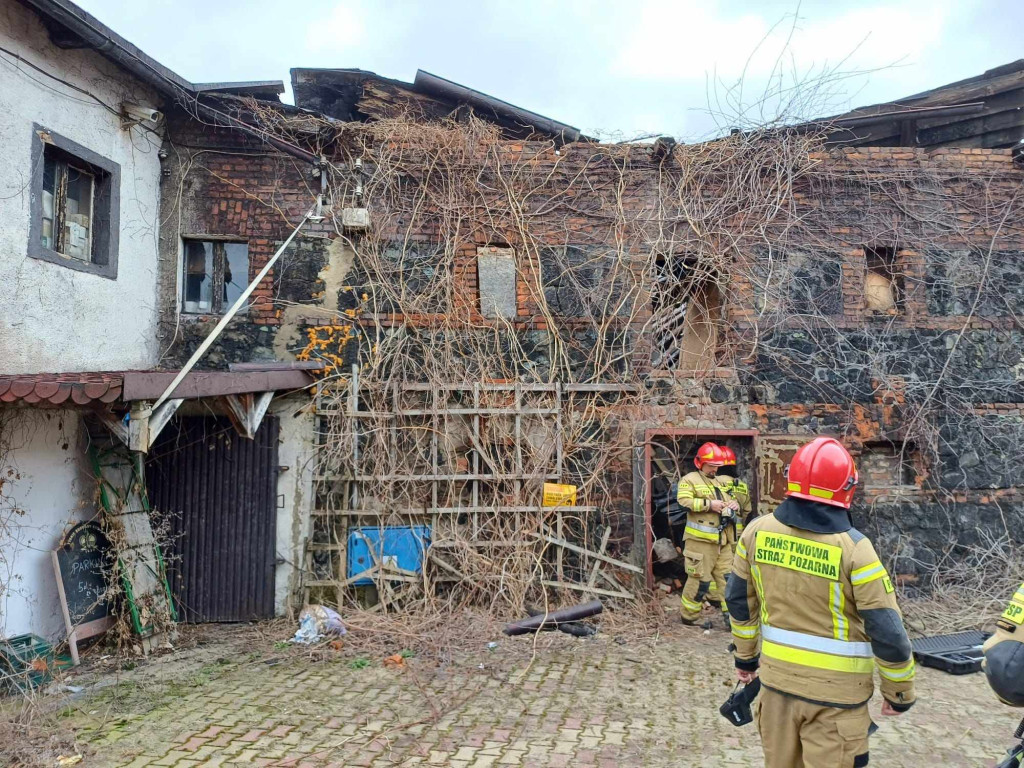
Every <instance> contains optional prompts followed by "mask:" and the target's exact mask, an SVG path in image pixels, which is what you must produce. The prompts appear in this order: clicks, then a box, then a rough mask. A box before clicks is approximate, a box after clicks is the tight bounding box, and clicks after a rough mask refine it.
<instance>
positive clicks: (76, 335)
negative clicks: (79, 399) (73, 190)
mask: <svg viewBox="0 0 1024 768" xmlns="http://www.w3.org/2000/svg"><path fill="white" fill-rule="evenodd" d="M0 47H2V48H5V49H7V50H9V51H12V52H14V53H16V54H18V55H20V56H22V57H24V59H25V60H26V61H30V62H32V63H33V64H35V65H37V66H39V67H41V68H42V69H44V70H45V71H46V72H48V73H51V74H55V75H57V76H59V77H60V78H61V79H63V80H65V81H68V82H71V83H74V84H75V85H77V86H78V87H80V88H83V89H85V90H87V91H90V92H91V93H93V94H95V95H96V96H97V97H99V99H101V100H102V101H103V102H105V103H106V104H108V105H110V106H112V107H113V108H114V109H115V110H116V109H118V108H119V105H120V104H121V102H123V101H133V102H136V103H143V104H148V105H151V106H157V105H158V104H159V101H158V98H157V95H156V94H155V93H154V92H153V91H152V90H151V89H150V88H148V87H146V86H143V85H142V84H140V83H138V82H137V81H135V80H133V79H132V78H131V77H130V76H129V75H128V74H127V73H126V72H125V71H124V70H122V69H120V68H118V67H116V66H115V65H114V64H112V63H110V62H109V61H107V60H106V59H104V58H103V57H101V56H100V55H99V54H98V53H96V52H95V51H90V50H60V49H58V48H57V47H56V46H54V45H53V44H52V43H51V42H50V41H49V38H48V37H47V33H46V30H45V29H44V27H43V25H42V24H41V23H40V22H39V19H38V18H37V17H36V16H35V15H34V14H33V13H32V12H31V11H29V10H28V9H27V8H25V7H24V6H22V5H21V4H19V3H18V2H17V1H16V0H0ZM33 123H38V124H39V125H41V126H43V127H45V128H48V129H50V130H52V131H55V132H57V133H58V134H61V135H63V136H65V137H66V138H68V139H70V140H72V141H74V142H77V143H78V144H80V145H82V146H84V147H86V148H88V149H90V150H92V151H93V152H96V153H97V154H99V155H102V156H103V157H105V158H107V159H109V160H112V161H114V162H116V163H118V164H119V165H120V167H121V185H120V195H121V204H120V241H119V242H120V244H119V249H118V269H117V279H116V280H111V279H107V278H103V277H100V276H98V275H90V274H86V273H83V272H78V271H74V270H72V269H68V268H67V267H64V266H61V265H58V264H50V263H47V262H44V261H41V260H38V259H33V258H29V257H28V255H27V243H28V237H29V216H30V213H29V210H30V202H31V199H30V198H31V194H30V193H31V190H30V185H29V180H30V177H31V156H32V142H33V141H38V139H37V138H36V137H35V134H34V132H33V127H32V126H33ZM158 149H159V137H157V136H154V135H153V134H152V133H149V132H147V131H145V130H143V129H141V128H139V127H135V128H133V129H131V130H130V131H126V130H124V129H122V128H121V126H120V120H119V118H118V116H117V115H114V114H111V113H110V112H109V111H108V110H106V109H104V108H103V107H102V106H100V105H99V104H97V103H96V102H95V101H94V100H92V99H91V98H89V97H88V96H86V95H84V94H82V93H78V92H76V91H73V90H71V89H69V88H67V87H66V86H64V85H61V84H60V83H58V82H56V81H54V80H51V79H49V78H47V77H46V76H44V75H42V74H40V73H39V72H37V71H35V70H33V69H31V68H30V67H28V66H26V65H25V64H20V65H19V64H18V63H17V62H15V61H14V60H13V59H12V57H11V56H10V55H8V54H6V53H3V52H2V51H0V270H2V274H3V279H2V280H0V373H29V372H42V371H82V370H87V371H91V370H117V369H127V368H146V367H150V366H152V365H153V364H155V362H156V358H157V345H156V330H157V327H156V324H157V227H158V224H159V199H160V195H159V182H160V161H159V158H158V157H157V151H158Z"/></svg>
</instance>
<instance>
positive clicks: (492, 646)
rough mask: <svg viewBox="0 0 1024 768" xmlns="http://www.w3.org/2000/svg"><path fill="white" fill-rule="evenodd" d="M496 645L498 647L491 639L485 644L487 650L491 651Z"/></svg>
mask: <svg viewBox="0 0 1024 768" xmlns="http://www.w3.org/2000/svg"><path fill="white" fill-rule="evenodd" d="M497 647H498V644H497V643H495V642H493V641H492V642H490V643H488V644H487V650H489V651H493V650H494V649H495V648H497Z"/></svg>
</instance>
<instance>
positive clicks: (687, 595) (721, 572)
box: [677, 443, 739, 625]
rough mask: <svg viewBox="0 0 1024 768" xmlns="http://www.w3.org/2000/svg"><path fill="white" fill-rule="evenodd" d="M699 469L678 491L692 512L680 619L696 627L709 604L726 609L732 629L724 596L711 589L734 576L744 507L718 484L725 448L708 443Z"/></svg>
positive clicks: (682, 503)
mask: <svg viewBox="0 0 1024 768" xmlns="http://www.w3.org/2000/svg"><path fill="white" fill-rule="evenodd" d="M693 463H694V465H695V466H696V467H697V471H696V472H690V473H689V474H688V475H686V476H685V477H683V479H682V480H680V481H679V490H678V491H677V499H678V501H679V506H680V507H682V508H683V509H685V510H686V527H685V528H684V529H683V541H684V542H685V549H684V550H683V558H684V560H685V563H686V576H687V578H686V585H685V586H684V587H683V594H682V597H681V598H680V609H679V610H680V618H681V619H682V622H683V624H690V625H692V624H696V623H697V620H698V619H699V618H700V612H701V607H702V606H703V603H704V600H705V599H707V600H709V601H710V602H711V603H712V604H713V605H716V606H718V607H720V608H721V609H722V613H723V614H724V615H725V618H726V623H727V624H728V609H727V608H726V605H725V600H724V599H723V596H722V592H721V590H720V589H715V590H712V589H711V584H712V582H714V583H716V584H718V585H723V586H724V585H725V583H726V579H727V577H728V575H729V572H730V571H731V570H732V557H733V545H734V544H735V541H736V526H735V522H736V513H737V510H738V509H739V504H738V503H737V502H736V500H735V499H733V498H732V497H731V496H729V493H728V491H727V490H726V489H725V488H723V487H722V486H721V485H719V484H718V483H717V482H716V481H715V474H716V473H717V472H718V470H719V468H720V467H722V466H723V465H724V464H725V454H724V453H723V452H722V449H721V448H720V447H719V446H717V445H715V444H714V443H704V444H703V445H702V446H701V447H700V448H698V449H697V456H696V458H695V459H694V460H693Z"/></svg>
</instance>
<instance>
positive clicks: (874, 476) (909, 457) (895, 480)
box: [857, 442, 917, 488]
mask: <svg viewBox="0 0 1024 768" xmlns="http://www.w3.org/2000/svg"><path fill="white" fill-rule="evenodd" d="M915 453H916V451H915V450H914V446H913V445H912V444H911V443H906V444H896V443H890V442H877V443H865V444H864V452H863V453H862V454H861V457H860V461H858V462H857V469H858V471H859V473H860V477H861V482H862V483H863V484H864V485H865V487H867V488H893V487H896V486H901V485H914V483H915V481H916V479H917V472H916V471H915V469H914V455H915Z"/></svg>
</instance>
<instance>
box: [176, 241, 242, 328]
mask: <svg viewBox="0 0 1024 768" xmlns="http://www.w3.org/2000/svg"><path fill="white" fill-rule="evenodd" d="M183 261H184V279H183V286H182V293H183V296H182V308H183V311H184V312H185V313H187V314H204V315H220V314H223V313H224V312H225V311H226V310H227V309H228V308H229V307H230V306H231V305H233V304H234V303H235V302H236V301H237V300H238V297H239V296H241V295H242V292H243V291H244V290H245V288H246V286H248V284H249V246H248V245H247V244H246V243H231V242H224V241H221V240H213V241H211V240H185V253H184V260H183ZM245 306H246V305H243V308H244V307H245Z"/></svg>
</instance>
